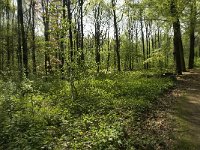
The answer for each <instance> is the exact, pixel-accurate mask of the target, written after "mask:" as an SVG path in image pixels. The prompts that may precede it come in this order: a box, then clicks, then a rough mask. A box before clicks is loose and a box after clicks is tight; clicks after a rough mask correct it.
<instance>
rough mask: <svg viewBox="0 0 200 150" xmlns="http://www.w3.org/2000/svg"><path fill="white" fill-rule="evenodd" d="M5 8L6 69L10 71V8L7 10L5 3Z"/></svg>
mask: <svg viewBox="0 0 200 150" xmlns="http://www.w3.org/2000/svg"><path fill="white" fill-rule="evenodd" d="M6 3H7V6H6V21H7V29H6V34H7V35H6V51H7V68H8V70H10V58H11V54H10V8H9V2H8V1H7V2H6Z"/></svg>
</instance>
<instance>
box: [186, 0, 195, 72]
mask: <svg viewBox="0 0 200 150" xmlns="http://www.w3.org/2000/svg"><path fill="white" fill-rule="evenodd" d="M190 13H191V15H190V54H189V65H188V68H189V69H193V68H194V46H195V45H194V44H195V36H194V32H195V26H196V0H193V1H192V2H191V12H190Z"/></svg>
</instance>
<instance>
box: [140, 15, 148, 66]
mask: <svg viewBox="0 0 200 150" xmlns="http://www.w3.org/2000/svg"><path fill="white" fill-rule="evenodd" d="M140 13H141V14H140V15H141V16H140V17H141V18H140V28H141V38H142V52H143V61H144V62H145V60H146V55H145V42H144V31H143V21H142V12H140ZM144 69H147V67H146V64H144Z"/></svg>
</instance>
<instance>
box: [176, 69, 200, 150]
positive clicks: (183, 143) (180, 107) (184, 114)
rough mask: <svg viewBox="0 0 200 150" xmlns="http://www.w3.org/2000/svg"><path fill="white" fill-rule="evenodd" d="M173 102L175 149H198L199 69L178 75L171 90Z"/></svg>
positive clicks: (199, 135)
mask: <svg viewBox="0 0 200 150" xmlns="http://www.w3.org/2000/svg"><path fill="white" fill-rule="evenodd" d="M173 95H174V96H175V97H176V99H177V103H176V104H175V113H174V116H175V118H176V122H177V125H176V130H175V138H176V140H177V144H176V146H175V149H177V150H179V149H180V150H200V70H191V71H190V72H187V73H184V74H183V75H182V76H180V77H178V86H177V90H175V91H174V92H173Z"/></svg>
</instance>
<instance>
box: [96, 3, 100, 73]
mask: <svg viewBox="0 0 200 150" xmlns="http://www.w3.org/2000/svg"><path fill="white" fill-rule="evenodd" d="M100 9H101V8H100V5H99V4H98V5H97V6H96V8H95V10H94V11H95V12H94V15H95V20H96V21H95V60H96V64H97V73H99V71H100V63H101V55H100V36H101V33H100V30H101V28H100V27H101V25H100V19H101V17H100V15H101V10H100Z"/></svg>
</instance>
